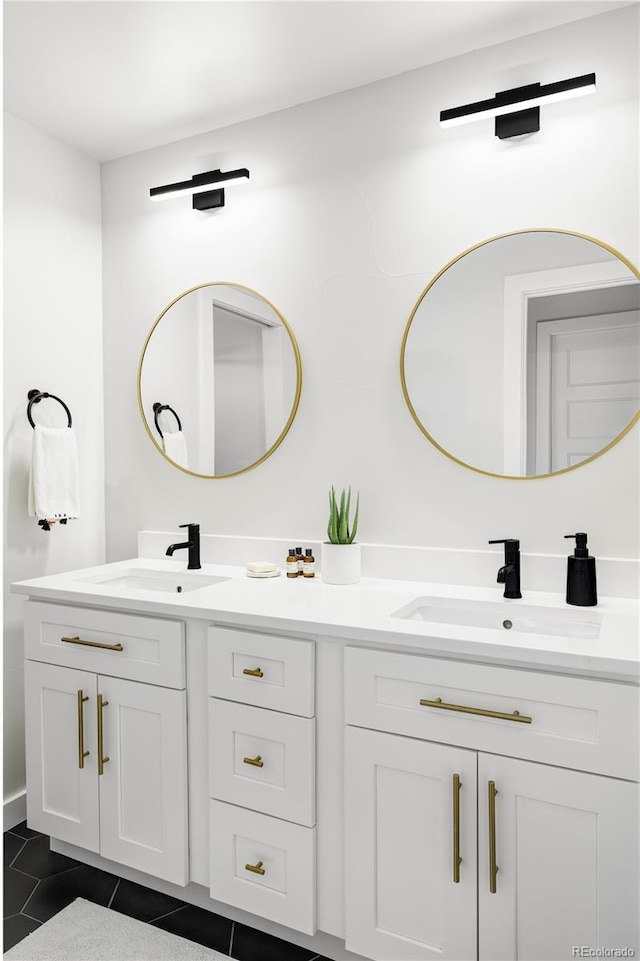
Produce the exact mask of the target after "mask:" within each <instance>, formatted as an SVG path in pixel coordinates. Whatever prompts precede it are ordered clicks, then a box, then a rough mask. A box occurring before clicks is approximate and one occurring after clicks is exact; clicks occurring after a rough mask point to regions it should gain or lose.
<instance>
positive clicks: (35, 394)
mask: <svg viewBox="0 0 640 961" xmlns="http://www.w3.org/2000/svg"><path fill="white" fill-rule="evenodd" d="M27 397H28V398H29V404H28V406H27V418H28V420H29V423H30V424H31V426H32V427H33V428H34V429H35V426H36V425H35V424H34V422H33V417H32V416H31V408H32V407H33V405H34V404H39V403H40V401H41V400H42V399H43V398H44V397H50V398H51V400H57V401H58V403H59V404H62V406H63V407H64V409H65V410H66V412H67V417H68V419H69V425H68V426H69V427H71V411H70V410H69V408H68V407H67V405H66V404H65V402H64V401H63V400H61V399H60V398H59V397H56V395H55V394H48V393H47V392H46V390H45V391H42V390H37V389H35V388H34V389H33V390H30V391H29V393H28V394H27Z"/></svg>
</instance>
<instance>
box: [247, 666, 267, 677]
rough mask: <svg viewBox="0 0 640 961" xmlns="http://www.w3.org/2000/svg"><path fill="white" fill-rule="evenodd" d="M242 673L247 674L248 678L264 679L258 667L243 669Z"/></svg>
mask: <svg viewBox="0 0 640 961" xmlns="http://www.w3.org/2000/svg"><path fill="white" fill-rule="evenodd" d="M242 673H243V674H248V675H249V677H264V673H263V671H261V670H260V668H259V667H245V669H244V670H243V672H242Z"/></svg>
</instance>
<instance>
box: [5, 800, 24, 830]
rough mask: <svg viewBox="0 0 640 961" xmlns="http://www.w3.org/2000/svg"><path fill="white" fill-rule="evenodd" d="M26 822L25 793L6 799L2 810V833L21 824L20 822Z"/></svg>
mask: <svg viewBox="0 0 640 961" xmlns="http://www.w3.org/2000/svg"><path fill="white" fill-rule="evenodd" d="M26 820H27V792H26V790H24V791H19V792H18V793H17V794H14V795H13V797H10V798H8V799H7V800H6V801H5V802H4V810H3V815H2V824H3V828H2V830H3V831H8V830H9V829H10V828H14V827H15V826H16V824H21V823H22V821H26Z"/></svg>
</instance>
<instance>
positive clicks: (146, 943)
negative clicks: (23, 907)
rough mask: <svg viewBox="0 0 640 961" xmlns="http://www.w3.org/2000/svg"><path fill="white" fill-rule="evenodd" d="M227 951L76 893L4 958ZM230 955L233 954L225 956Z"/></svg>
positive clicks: (31, 960) (213, 955) (122, 957)
mask: <svg viewBox="0 0 640 961" xmlns="http://www.w3.org/2000/svg"><path fill="white" fill-rule="evenodd" d="M225 958H226V955H224V954H219V953H218V952H217V951H212V950H211V948H205V947H204V946H203V945H200V944H196V943H195V942H194V941H187V940H186V938H179V937H177V936H176V935H175V934H169V932H168V931H163V930H162V929H161V928H156V927H154V926H153V925H152V924H145V923H144V922H143V921H137V920H136V919H135V918H129V917H127V915H126V914H120V912H119V911H111V910H109V908H103V907H101V906H100V905H99V904H93V902H91V901H85V900H84V899H83V898H77V900H75V901H74V902H73V904H70V905H69V907H67V908H64V909H63V910H62V911H60V912H59V913H58V914H56V915H55V916H54V917H53V918H51V920H50V921H47V922H46V923H45V924H43V925H42V927H40V928H38V930H37V931H34V932H33V934H29V935H28V936H27V937H26V938H24V940H22V941H20V943H19V944H16V945H15V947H13V948H11V950H10V951H7V953H6V954H5V955H4V961H219V959H225ZM226 961H228V958H227V959H226Z"/></svg>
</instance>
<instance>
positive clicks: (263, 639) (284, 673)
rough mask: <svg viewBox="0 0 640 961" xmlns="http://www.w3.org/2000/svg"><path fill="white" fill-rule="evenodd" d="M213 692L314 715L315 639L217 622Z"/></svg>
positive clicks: (212, 643) (211, 642)
mask: <svg viewBox="0 0 640 961" xmlns="http://www.w3.org/2000/svg"><path fill="white" fill-rule="evenodd" d="M209 694H211V695H212V696H214V697H223V698H227V699H228V700H231V701H241V702H243V703H245V704H255V705H256V706H257V707H268V708H271V709H273V710H275V711H284V713H285V714H299V715H301V716H302V717H312V716H313V714H314V643H313V641H303V640H296V639H294V638H290V637H277V636H275V635H272V634H258V633H254V632H252V631H238V630H234V629H232V628H226V627H216V626H212V627H210V628H209Z"/></svg>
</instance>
